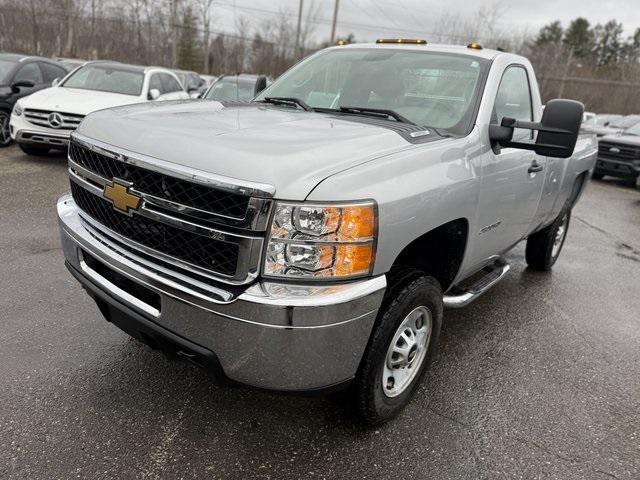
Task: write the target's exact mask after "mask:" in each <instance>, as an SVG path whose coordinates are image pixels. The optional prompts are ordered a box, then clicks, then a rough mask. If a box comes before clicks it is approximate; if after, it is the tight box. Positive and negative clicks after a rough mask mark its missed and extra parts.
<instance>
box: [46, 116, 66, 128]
mask: <svg viewBox="0 0 640 480" xmlns="http://www.w3.org/2000/svg"><path fill="white" fill-rule="evenodd" d="M47 121H48V122H49V125H51V127H52V128H60V127H61V126H62V122H63V120H62V115H60V114H59V113H58V112H52V113H50V114H49V116H48V117H47Z"/></svg>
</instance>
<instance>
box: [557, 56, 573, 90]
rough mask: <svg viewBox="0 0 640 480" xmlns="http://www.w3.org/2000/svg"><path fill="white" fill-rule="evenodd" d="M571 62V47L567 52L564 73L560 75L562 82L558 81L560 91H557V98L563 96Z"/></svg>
mask: <svg viewBox="0 0 640 480" xmlns="http://www.w3.org/2000/svg"><path fill="white" fill-rule="evenodd" d="M572 60H573V47H571V50H569V60H568V61H567V64H566V66H565V68H564V73H563V74H562V80H560V89H559V91H558V98H562V95H564V85H565V83H567V77H568V76H569V69H570V68H571V61H572Z"/></svg>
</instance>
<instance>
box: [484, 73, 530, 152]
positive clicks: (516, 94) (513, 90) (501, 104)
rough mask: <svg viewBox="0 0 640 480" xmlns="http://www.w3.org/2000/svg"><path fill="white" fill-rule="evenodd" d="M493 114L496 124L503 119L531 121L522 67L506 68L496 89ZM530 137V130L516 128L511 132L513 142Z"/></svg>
mask: <svg viewBox="0 0 640 480" xmlns="http://www.w3.org/2000/svg"><path fill="white" fill-rule="evenodd" d="M493 114H494V117H495V118H494V119H495V120H497V121H498V123H500V122H502V119H503V117H511V118H515V119H516V120H526V121H529V122H530V121H532V120H533V107H532V106H531V87H530V86H529V77H528V76H527V71H526V70H525V69H524V67H518V66H516V67H508V68H507V69H506V70H505V72H504V75H502V80H501V81H500V86H499V87H498V94H497V95H496V103H495V106H494V110H493ZM532 135H533V134H532V132H531V130H525V129H521V128H517V129H516V130H515V131H514V132H513V140H514V141H522V140H529V139H531V138H532Z"/></svg>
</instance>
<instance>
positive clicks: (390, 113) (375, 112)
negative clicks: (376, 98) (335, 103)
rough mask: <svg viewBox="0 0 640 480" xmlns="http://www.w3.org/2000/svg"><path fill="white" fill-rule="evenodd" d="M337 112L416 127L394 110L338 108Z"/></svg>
mask: <svg viewBox="0 0 640 480" xmlns="http://www.w3.org/2000/svg"><path fill="white" fill-rule="evenodd" d="M338 111H339V112H344V113H354V114H356V115H369V116H372V117H383V118H385V117H386V118H389V117H391V118H393V119H394V120H396V121H398V122H401V123H408V124H410V125H416V124H415V123H414V122H412V121H411V120H409V119H408V118H405V117H403V116H402V115H400V114H399V113H398V112H396V111H395V110H389V109H386V108H369V107H339V108H338Z"/></svg>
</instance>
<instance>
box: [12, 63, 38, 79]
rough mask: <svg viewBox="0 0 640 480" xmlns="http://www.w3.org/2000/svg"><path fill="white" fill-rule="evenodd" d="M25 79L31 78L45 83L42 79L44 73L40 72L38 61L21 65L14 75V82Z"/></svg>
mask: <svg viewBox="0 0 640 480" xmlns="http://www.w3.org/2000/svg"><path fill="white" fill-rule="evenodd" d="M24 80H29V81H30V82H33V83H36V84H38V83H44V81H43V80H42V73H41V72H40V69H39V68H38V64H37V63H35V62H34V63H27V64H26V65H24V66H23V67H21V68H20V70H18V71H17V72H16V74H15V76H14V77H13V81H14V82H22V81H24Z"/></svg>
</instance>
